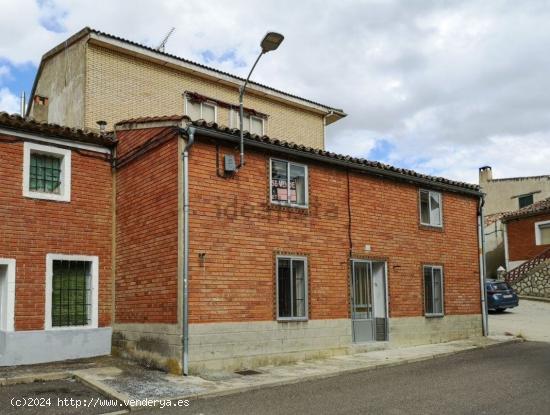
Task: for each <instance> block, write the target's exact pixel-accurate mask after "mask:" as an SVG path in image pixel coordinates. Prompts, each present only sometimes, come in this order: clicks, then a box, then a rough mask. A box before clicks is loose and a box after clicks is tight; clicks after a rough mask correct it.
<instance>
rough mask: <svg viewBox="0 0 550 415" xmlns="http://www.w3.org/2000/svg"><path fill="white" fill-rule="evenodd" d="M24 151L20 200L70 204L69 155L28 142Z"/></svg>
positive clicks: (65, 151)
mask: <svg viewBox="0 0 550 415" xmlns="http://www.w3.org/2000/svg"><path fill="white" fill-rule="evenodd" d="M23 151H24V155H23V196H26V197H32V198H35V199H47V200H56V201H62V202H68V201H70V200H71V151H70V150H65V149H60V148H57V147H53V146H46V145H40V144H34V143H28V142H26V143H25V144H24V147H23Z"/></svg>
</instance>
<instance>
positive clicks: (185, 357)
mask: <svg viewBox="0 0 550 415" xmlns="http://www.w3.org/2000/svg"><path fill="white" fill-rule="evenodd" d="M183 134H186V135H187V136H188V137H189V139H188V140H187V143H185V148H184V150H183V154H182V159H183V307H182V320H183V321H182V326H183V336H182V346H183V353H182V374H183V375H184V376H187V375H189V284H188V282H189V149H190V148H191V146H192V145H193V144H194V143H195V128H194V127H188V128H187V129H180V135H183Z"/></svg>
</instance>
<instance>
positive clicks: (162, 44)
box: [156, 27, 176, 52]
mask: <svg viewBox="0 0 550 415" xmlns="http://www.w3.org/2000/svg"><path fill="white" fill-rule="evenodd" d="M174 30H176V28H175V27H173V28H172V29H170V31H169V32H168V33H167V34H166V36H164V39H162V42H160V45H158V46H157V48H156V49H157V50H158V51H159V52H164V47H165V46H166V42H168V39H169V38H170V36H172V33H174Z"/></svg>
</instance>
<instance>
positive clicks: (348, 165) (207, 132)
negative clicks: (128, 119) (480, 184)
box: [193, 126, 483, 197]
mask: <svg viewBox="0 0 550 415" xmlns="http://www.w3.org/2000/svg"><path fill="white" fill-rule="evenodd" d="M193 128H194V130H195V132H196V134H200V135H203V136H206V137H211V138H215V139H219V140H225V141H230V142H233V143H239V142H240V139H239V137H238V136H235V135H233V134H229V133H224V132H220V131H214V130H211V129H208V128H203V127H198V126H194V127H193ZM245 141H246V145H247V147H252V148H257V149H260V150H269V151H273V152H276V153H283V154H287V155H291V156H294V157H299V158H305V159H310V160H315V161H320V162H323V163H328V164H332V165H335V166H339V167H343V168H345V169H351V170H360V171H364V172H366V173H370V174H372V175H375V176H383V177H387V178H391V179H396V180H400V181H406V182H410V183H416V184H420V185H423V186H427V187H430V188H436V189H442V190H446V191H448V192H454V193H463V194H467V195H471V196H476V197H482V196H483V193H482V192H480V191H479V190H474V189H468V188H463V187H459V186H453V185H451V184H446V183H440V182H434V181H432V180H429V179H425V178H423V177H415V176H409V175H406V174H403V173H399V172H394V171H388V170H382V169H379V168H376V167H371V166H365V165H361V164H357V163H354V162H351V161H347V160H340V159H333V158H330V157H327V156H324V155H321V154H316V153H308V152H304V151H301V150H296V149H293V148H288V147H282V146H280V145H276V144H270V143H265V142H258V141H255V140H250V139H247V138H245Z"/></svg>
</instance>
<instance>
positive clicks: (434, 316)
mask: <svg viewBox="0 0 550 415" xmlns="http://www.w3.org/2000/svg"><path fill="white" fill-rule="evenodd" d="M424 317H426V318H443V317H445V314H424Z"/></svg>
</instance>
